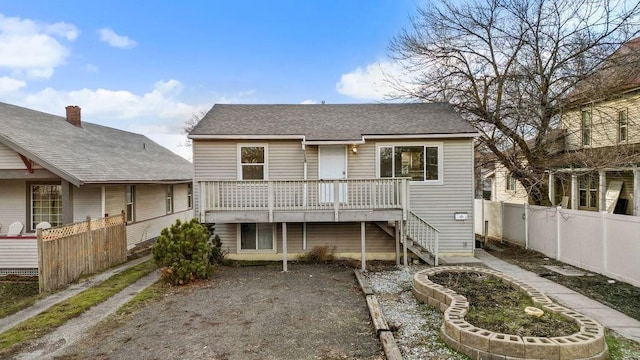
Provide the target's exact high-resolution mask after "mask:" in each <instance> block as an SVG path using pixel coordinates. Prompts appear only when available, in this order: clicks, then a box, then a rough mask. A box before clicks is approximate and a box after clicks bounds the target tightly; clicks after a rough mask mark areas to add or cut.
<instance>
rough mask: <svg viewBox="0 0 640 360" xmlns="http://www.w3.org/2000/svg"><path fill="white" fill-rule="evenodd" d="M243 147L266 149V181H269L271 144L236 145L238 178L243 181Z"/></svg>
mask: <svg viewBox="0 0 640 360" xmlns="http://www.w3.org/2000/svg"><path fill="white" fill-rule="evenodd" d="M243 147H263V148H264V164H263V166H264V180H269V144H268V143H238V144H237V145H236V177H237V179H238V180H244V179H242V148H243Z"/></svg>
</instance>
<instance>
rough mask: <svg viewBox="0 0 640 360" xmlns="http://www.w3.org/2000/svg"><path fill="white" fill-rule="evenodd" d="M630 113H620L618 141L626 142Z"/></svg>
mask: <svg viewBox="0 0 640 360" xmlns="http://www.w3.org/2000/svg"><path fill="white" fill-rule="evenodd" d="M628 122H629V112H628V111H627V110H626V109H625V110H621V111H618V141H619V142H626V141H627V139H628V137H627V132H628V127H627V125H628Z"/></svg>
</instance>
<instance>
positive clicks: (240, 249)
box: [236, 223, 278, 254]
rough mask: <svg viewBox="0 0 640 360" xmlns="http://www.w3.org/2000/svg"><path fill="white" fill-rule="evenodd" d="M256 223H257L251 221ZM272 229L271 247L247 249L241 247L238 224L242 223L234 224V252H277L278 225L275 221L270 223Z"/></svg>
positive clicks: (240, 234) (240, 233)
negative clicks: (235, 247)
mask: <svg viewBox="0 0 640 360" xmlns="http://www.w3.org/2000/svg"><path fill="white" fill-rule="evenodd" d="M252 224H256V225H257V223H252ZM270 224H271V227H272V231H273V249H263V250H257V249H256V250H249V249H243V248H242V231H241V229H240V226H241V225H242V224H240V223H238V224H236V243H237V244H236V246H237V249H236V252H237V253H238V254H275V253H277V252H278V226H277V224H276V223H270Z"/></svg>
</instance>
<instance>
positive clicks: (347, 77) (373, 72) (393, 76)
mask: <svg viewBox="0 0 640 360" xmlns="http://www.w3.org/2000/svg"><path fill="white" fill-rule="evenodd" d="M406 78H407V76H406V75H405V73H404V71H403V67H402V66H401V64H399V63H394V62H389V61H380V62H376V63H373V64H369V65H367V66H366V67H365V68H362V67H359V66H358V67H357V68H356V69H355V70H353V71H351V72H349V73H346V74H343V75H342V76H341V78H340V81H339V82H338V83H337V84H336V91H338V92H339V93H340V94H343V95H347V96H350V97H354V98H357V99H367V100H384V99H386V98H389V97H393V96H398V95H399V93H398V91H397V89H396V88H395V87H394V85H393V84H394V83H395V82H397V81H399V80H402V79H406Z"/></svg>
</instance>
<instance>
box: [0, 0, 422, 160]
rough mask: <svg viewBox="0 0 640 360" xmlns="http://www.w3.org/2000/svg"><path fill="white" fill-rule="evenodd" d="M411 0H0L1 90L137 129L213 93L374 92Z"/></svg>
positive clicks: (198, 104)
mask: <svg viewBox="0 0 640 360" xmlns="http://www.w3.org/2000/svg"><path fill="white" fill-rule="evenodd" d="M420 3H421V2H420V1H419V0H368V1H365V0H362V1H361V0H354V1H348V0H342V1H338V0H335V1H329V0H325V1H311V0H307V1H300V0H298V1H294V0H289V1H284V0H269V1H266V0H265V1H257V0H256V1H131V0H128V1H120V0H110V1H100V2H98V1H86V0H84V1H64V0H61V1H32V0H20V1H5V0H0V101H2V102H7V103H11V104H16V105H20V106H25V107H29V108H32V109H36V110H41V111H45V112H49V113H53V114H58V115H64V107H65V106H66V105H79V106H80V107H81V108H82V115H83V120H84V121H89V122H93V123H98V124H103V125H107V126H112V127H116V128H120V129H124V130H128V131H134V132H139V133H143V134H145V135H147V136H149V137H150V138H152V139H153V140H155V141H157V142H159V143H160V144H162V145H164V146H166V147H168V148H170V149H171V150H173V151H175V152H177V153H179V154H181V155H183V156H185V157H187V158H189V156H190V149H189V148H186V147H184V146H181V144H183V142H184V136H183V135H181V134H180V129H181V127H182V126H183V124H184V122H185V121H186V120H188V119H189V118H191V116H192V114H196V113H200V112H202V111H206V110H208V109H209V108H211V106H213V104H215V103H291V104H298V103H319V102H321V101H323V100H324V101H326V102H327V103H359V102H373V101H381V100H383V99H384V95H385V94H386V93H388V92H389V91H390V90H389V87H388V85H387V84H385V82H384V80H383V78H384V76H385V75H393V74H394V73H396V72H398V71H399V70H398V67H397V66H396V65H394V64H393V63H392V62H391V61H390V60H389V58H388V55H389V51H388V49H387V48H388V45H389V41H390V40H391V38H392V37H393V36H394V35H397V34H399V33H400V31H401V30H402V29H403V28H406V27H408V26H409V18H410V16H411V15H413V14H415V11H416V7H417V6H418V4H420Z"/></svg>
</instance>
